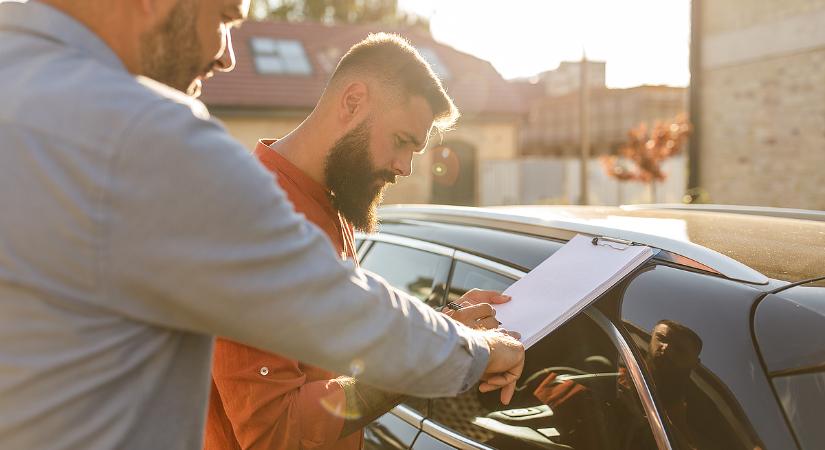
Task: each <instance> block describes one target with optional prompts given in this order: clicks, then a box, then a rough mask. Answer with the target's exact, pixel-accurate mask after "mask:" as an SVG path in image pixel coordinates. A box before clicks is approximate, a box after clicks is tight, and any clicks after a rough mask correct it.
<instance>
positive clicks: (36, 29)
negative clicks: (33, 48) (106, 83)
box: [0, 0, 126, 71]
mask: <svg viewBox="0 0 825 450" xmlns="http://www.w3.org/2000/svg"><path fill="white" fill-rule="evenodd" d="M4 30H13V31H17V32H22V33H29V34H33V35H38V36H40V37H43V38H45V39H50V40H52V41H55V42H60V43H63V44H65V45H66V46H68V47H72V48H74V49H77V50H80V51H82V52H84V53H87V54H89V55H90V56H91V57H93V58H95V59H97V60H99V61H101V62H102V63H104V64H106V65H107V66H109V67H111V68H113V69H119V70H124V71H125V70H126V67H125V66H124V65H123V62H122V61H121V60H120V58H119V57H118V56H117V55H116V54H115V52H113V51H112V49H111V48H110V47H109V46H108V45H106V43H105V42H103V40H101V39H100V38H99V37H98V36H97V35H96V34H95V33H94V32H92V30H90V29H88V28H87V27H86V26H85V25H83V24H82V23H80V22H79V21H77V20H76V19H74V18H72V17H71V16H69V15H67V14H65V13H63V12H61V11H59V10H57V9H56V8H53V7H51V6H49V5H46V4H43V3H40V2H38V1H34V0H29V1H28V2H26V3H21V2H19V1H2V0H0V31H4Z"/></svg>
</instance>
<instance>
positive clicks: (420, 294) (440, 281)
mask: <svg viewBox="0 0 825 450" xmlns="http://www.w3.org/2000/svg"><path fill="white" fill-rule="evenodd" d="M450 263H451V259H450V258H449V257H447V256H444V255H437V254H435V253H430V252H426V251H422V250H418V249H414V248H410V247H404V246H401V245H396V244H389V243H386V242H376V243H375V244H373V246H372V248H370V250H369V252H368V253H367V254H366V256H365V257H364V260H363V261H362V262H361V267H363V268H364V269H366V270H368V271H370V272H373V273H375V274H377V275H380V276H381V277H383V278H384V279H385V280H387V282H389V283H390V284H391V285H393V286H394V287H396V288H398V289H401V290H403V291H404V292H407V293H408V294H410V295H412V296H414V297H417V298H418V299H419V300H421V301H423V302H425V303H427V304H428V305H430V306H432V307H439V306H442V305H443V304H444V290H445V288H446V284H447V275H448V274H449V271H450Z"/></svg>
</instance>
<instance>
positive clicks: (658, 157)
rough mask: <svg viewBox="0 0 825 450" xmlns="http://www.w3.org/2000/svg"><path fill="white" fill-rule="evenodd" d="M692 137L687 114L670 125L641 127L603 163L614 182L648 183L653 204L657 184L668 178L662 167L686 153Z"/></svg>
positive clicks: (658, 124)
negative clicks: (688, 141) (685, 146)
mask: <svg viewBox="0 0 825 450" xmlns="http://www.w3.org/2000/svg"><path fill="white" fill-rule="evenodd" d="M689 134H690V124H689V123H688V121H687V119H686V118H685V116H684V115H683V114H680V115H679V116H676V118H674V119H673V120H672V121H669V122H661V121H657V122H656V123H655V124H654V125H653V127H652V128H650V129H648V127H647V124H644V123H641V124H639V126H638V127H636V128H633V129H631V130H630V131H629V132H628V133H627V136H628V139H627V142H626V143H625V144H624V145H623V146H622V147H621V148H619V151H618V153H617V154H616V155H604V156H602V157H601V158H599V159H600V161H601V163H602V167H603V168H604V171H605V173H607V175H608V176H610V177H611V178H615V179H617V180H619V181H620V182H626V181H636V182H640V183H646V184H647V186H648V195H649V196H650V201H651V202H653V201H655V199H656V183H658V182H660V181H664V180H665V179H666V178H667V174H666V173H665V172H664V171H663V170H662V164H663V163H664V162H665V160H667V159H668V158H671V157H673V156H676V155H678V154H679V153H681V152H682V149H683V148H684V145H685V142H686V141H687V138H688V135H689Z"/></svg>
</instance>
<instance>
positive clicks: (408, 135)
mask: <svg viewBox="0 0 825 450" xmlns="http://www.w3.org/2000/svg"><path fill="white" fill-rule="evenodd" d="M400 133H401V134H403V135H404V139H406V140H408V141H410V142H412V143H413V145H415V146H416V147H423V144H422V143H421V142H420V141H419V140H418V139H416V137H415V136H413V135H412V133H408V132H406V131H401V132H400Z"/></svg>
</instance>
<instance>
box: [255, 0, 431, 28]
mask: <svg viewBox="0 0 825 450" xmlns="http://www.w3.org/2000/svg"><path fill="white" fill-rule="evenodd" d="M251 9H252V14H253V15H254V16H255V17H256V18H258V19H271V20H286V21H291V22H300V21H317V22H324V23H357V24H363V23H369V24H375V23H381V24H387V25H405V26H415V27H420V28H422V29H424V30H429V21H428V20H427V19H426V18H423V17H418V16H415V15H412V14H409V13H406V12H404V11H401V10H399V9H398V0H252V8H251Z"/></svg>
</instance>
